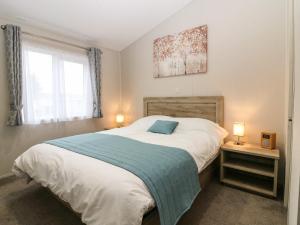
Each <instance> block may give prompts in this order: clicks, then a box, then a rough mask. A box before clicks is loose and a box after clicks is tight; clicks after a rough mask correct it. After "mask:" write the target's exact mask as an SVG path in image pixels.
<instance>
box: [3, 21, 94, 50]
mask: <svg viewBox="0 0 300 225" xmlns="http://www.w3.org/2000/svg"><path fill="white" fill-rule="evenodd" d="M1 29H2V30H5V29H6V25H1ZM22 34H25V35H28V36H32V37H36V38H40V39H44V40H48V41H52V42H57V43H60V44H64V45H69V46H72V47H75V48H80V49H84V50H87V51H88V50H89V48H85V47H82V46H80V45H76V44H72V43H68V42H65V41H60V40H57V39H54V38H49V37H45V36H42V35H37V34H32V33H29V32H24V31H22Z"/></svg>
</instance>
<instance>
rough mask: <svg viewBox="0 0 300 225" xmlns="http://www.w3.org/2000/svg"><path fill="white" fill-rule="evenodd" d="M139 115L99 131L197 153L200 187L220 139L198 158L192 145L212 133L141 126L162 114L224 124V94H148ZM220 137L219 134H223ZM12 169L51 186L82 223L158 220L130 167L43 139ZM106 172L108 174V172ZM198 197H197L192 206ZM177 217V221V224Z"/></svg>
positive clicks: (155, 223) (208, 174) (152, 203)
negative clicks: (161, 130)
mask: <svg viewBox="0 0 300 225" xmlns="http://www.w3.org/2000/svg"><path fill="white" fill-rule="evenodd" d="M158 115H159V116H158ZM144 116H145V118H144V119H141V120H140V121H138V122H136V123H134V124H133V125H131V126H128V127H125V128H121V129H113V130H110V131H104V132H101V133H102V134H110V135H120V136H122V137H128V138H130V139H135V140H138V141H141V142H145V143H155V144H159V145H166V146H169V145H171V146H172V145H174V147H181V148H182V149H185V148H186V149H188V150H191V151H189V153H190V154H191V155H193V157H194V158H197V157H198V156H199V157H198V159H195V161H196V163H197V167H198V172H199V179H200V183H201V186H202V189H203V188H205V186H206V184H207V183H208V182H209V180H210V179H211V177H212V176H213V173H214V171H215V168H216V166H217V160H216V158H217V156H218V147H219V145H220V144H221V142H220V140H216V142H215V143H214V145H213V149H214V152H209V156H205V157H206V158H205V159H204V158H203V154H202V153H201V154H202V155H201V154H200V153H199V155H198V156H197V154H198V153H197V152H196V151H194V150H195V149H196V148H195V145H191V144H193V143H194V142H195V143H196V142H197V143H198V142H199V141H200V142H199V143H198V144H197V145H205V143H206V144H207V143H208V142H207V141H205V140H206V139H209V140H211V138H210V137H213V135H210V134H209V132H208V131H207V134H206V133H204V132H202V136H203V137H204V136H205V138H203V137H202V138H199V139H200V140H198V139H197V137H194V138H193V139H191V137H193V136H195V134H196V133H195V131H192V132H190V133H188V134H187V133H186V131H184V132H183V133H180V132H179V131H178V132H177V133H176V134H174V135H175V136H174V137H176V141H175V140H174V139H171V138H173V137H171V136H168V137H167V136H159V135H158V134H149V132H147V133H146V132H144V130H145V128H146V127H148V126H149V125H151V124H152V123H153V122H154V121H156V120H158V119H164V118H165V119H166V120H170V119H172V118H176V120H180V121H185V119H182V118H202V119H205V120H207V121H204V120H203V121H204V122H205V124H206V125H205V127H206V126H209V127H214V126H215V125H213V123H209V122H208V121H213V122H214V123H216V124H219V125H220V126H223V123H224V120H223V117H224V99H223V97H222V96H214V97H163V98H158V97H148V98H144ZM174 120H175V119H174ZM189 121H190V120H189ZM195 121H196V120H195ZM193 123H194V122H193ZM193 123H188V127H189V126H194V124H193ZM179 124H181V123H179ZM182 124H185V122H182ZM178 129H179V128H178ZM179 130H180V129H179ZM197 132H198V131H197ZM224 132H225V131H224ZM213 134H215V133H213ZM197 135H198V133H197ZM222 135H223V136H222ZM222 135H221V136H222V137H223V138H224V137H225V134H224V133H223V134H222ZM190 140H191V141H190ZM213 140H215V139H213ZM201 141H203V144H202V142H201ZM217 142H218V143H217ZM209 144H211V143H209ZM203 149H204V148H203ZM195 152H196V153H195ZM194 153H195V154H194ZM79 162H80V163H79ZM13 171H14V173H15V174H16V175H18V176H25V177H30V178H31V179H34V180H35V181H36V182H38V183H40V184H41V185H42V186H44V187H46V188H48V189H50V191H51V192H52V193H54V194H55V195H56V196H58V198H59V199H60V200H62V201H63V202H65V203H66V204H67V205H69V206H70V207H71V208H72V209H73V210H74V211H75V212H76V213H77V214H80V215H81V217H82V220H83V222H85V223H86V224H88V225H99V224H103V225H106V224H121V225H123V224H124V225H127V224H128V225H139V224H143V225H150V224H151V225H159V224H160V223H159V217H158V212H157V210H156V208H157V207H155V201H154V200H153V198H152V197H151V194H150V193H149V190H148V189H147V187H146V186H145V184H144V183H143V181H142V180H140V179H139V178H138V177H137V176H135V175H134V174H132V173H130V172H129V171H126V170H124V169H122V168H119V167H116V166H114V165H111V164H108V163H106V162H102V161H99V160H96V159H93V158H91V157H87V156H84V155H79V154H76V153H74V152H70V151H68V150H65V149H60V151H57V147H56V146H51V145H48V144H45V143H43V144H39V145H35V146H33V147H31V148H30V149H29V150H28V151H26V152H25V153H24V154H22V155H21V156H20V157H19V158H18V159H17V160H16V161H15V164H14V168H13ZM92 171H93V172H92ZM95 171H97V172H95ZM107 171H109V172H108V173H107ZM199 201H200V200H199V198H197V199H196V200H195V202H194V205H195V204H197V203H198V202H199ZM188 214H189V213H187V215H188ZM184 217H186V216H184ZM103 218H105V220H104V219H103ZM184 220H185V218H183V219H182V220H181V221H183V223H184ZM188 220H189V224H192V223H191V218H188ZM181 221H180V222H179V223H182V222H181Z"/></svg>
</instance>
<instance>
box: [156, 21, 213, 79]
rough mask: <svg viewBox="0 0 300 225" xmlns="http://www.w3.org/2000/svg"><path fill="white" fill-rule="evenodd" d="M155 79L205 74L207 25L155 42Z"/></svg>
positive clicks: (158, 39)
mask: <svg viewBox="0 0 300 225" xmlns="http://www.w3.org/2000/svg"><path fill="white" fill-rule="evenodd" d="M153 62H154V77H155V78H159V77H169V76H179V75H189V74H199V73H205V72H206V71H207V25H204V26H199V27H195V28H192V29H188V30H185V31H183V32H180V33H178V34H175V35H167V36H164V37H161V38H157V39H155V40H154V42H153Z"/></svg>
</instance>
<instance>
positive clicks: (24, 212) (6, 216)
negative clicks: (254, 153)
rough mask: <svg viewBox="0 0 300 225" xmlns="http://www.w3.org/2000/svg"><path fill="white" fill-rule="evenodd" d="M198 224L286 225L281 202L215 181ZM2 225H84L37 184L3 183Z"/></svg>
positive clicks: (0, 191) (0, 200) (206, 193)
mask: <svg viewBox="0 0 300 225" xmlns="http://www.w3.org/2000/svg"><path fill="white" fill-rule="evenodd" d="M201 194H202V195H203V196H205V197H204V200H203V204H201V207H200V208H199V215H201V216H200V218H199V225H286V210H285V209H284V208H283V206H282V202H281V201H278V200H272V199H268V198H264V197H261V196H258V195H254V194H251V193H247V192H244V191H240V190H236V189H233V188H230V187H226V186H223V185H221V184H219V183H218V182H212V183H211V184H210V185H209V186H208V187H207V188H206V189H205V190H204V191H202V193H201ZM0 225H82V223H81V222H80V219H79V218H78V217H77V216H76V215H74V214H73V213H72V212H71V211H70V210H69V209H67V208H66V207H64V206H63V205H62V204H61V203H60V202H59V201H57V200H56V199H55V198H54V197H53V196H52V195H51V194H50V193H49V192H48V191H46V190H45V189H44V188H42V187H40V186H39V185H37V184H34V183H31V184H29V185H27V184H26V183H25V182H24V180H19V179H8V180H6V181H5V182H2V183H1V184H0Z"/></svg>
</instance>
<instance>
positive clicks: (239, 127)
mask: <svg viewBox="0 0 300 225" xmlns="http://www.w3.org/2000/svg"><path fill="white" fill-rule="evenodd" d="M233 135H234V136H237V141H236V142H235V144H236V145H243V142H241V141H240V137H244V135H245V123H244V122H235V123H233Z"/></svg>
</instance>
